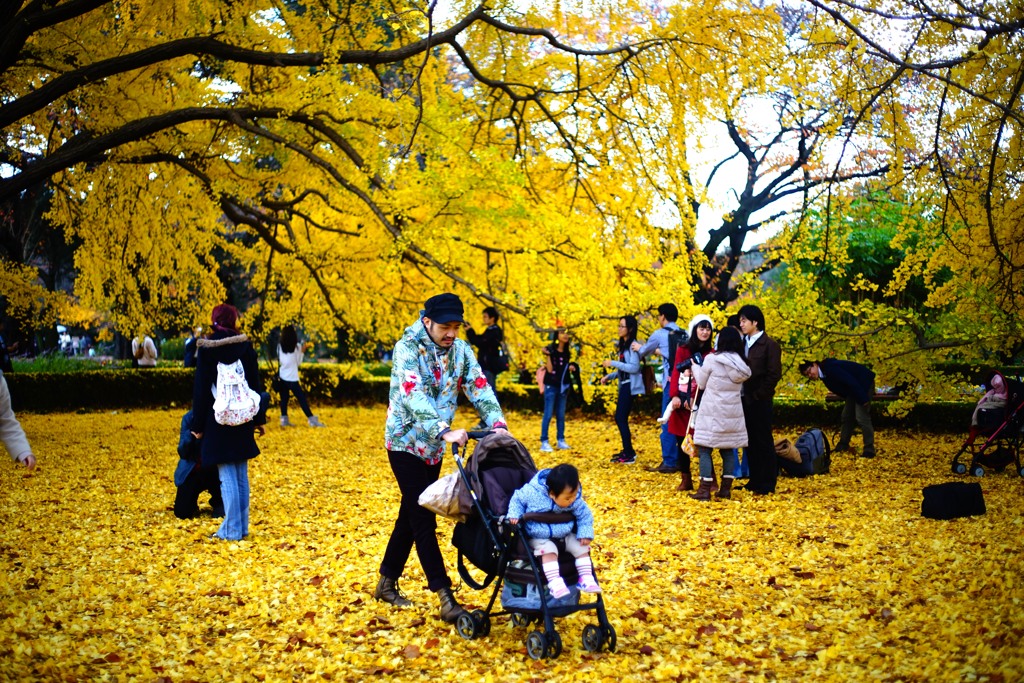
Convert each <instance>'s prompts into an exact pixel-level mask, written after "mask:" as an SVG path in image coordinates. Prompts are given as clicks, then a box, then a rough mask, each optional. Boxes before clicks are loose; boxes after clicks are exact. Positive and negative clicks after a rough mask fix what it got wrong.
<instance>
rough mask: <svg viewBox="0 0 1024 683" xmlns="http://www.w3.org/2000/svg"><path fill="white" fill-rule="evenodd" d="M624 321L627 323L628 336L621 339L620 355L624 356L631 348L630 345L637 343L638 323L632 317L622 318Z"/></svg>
mask: <svg viewBox="0 0 1024 683" xmlns="http://www.w3.org/2000/svg"><path fill="white" fill-rule="evenodd" d="M622 320H625V321H626V336H625V337H619V346H618V351H619V354H620V355H622V354H624V353H625V352H626V350H627V349H628V348H629V345H630V344H632V343H633V342H635V341H636V331H637V323H636V318H634V317H633V316H631V315H624V316H622Z"/></svg>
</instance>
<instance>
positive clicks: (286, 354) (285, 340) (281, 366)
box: [277, 325, 327, 427]
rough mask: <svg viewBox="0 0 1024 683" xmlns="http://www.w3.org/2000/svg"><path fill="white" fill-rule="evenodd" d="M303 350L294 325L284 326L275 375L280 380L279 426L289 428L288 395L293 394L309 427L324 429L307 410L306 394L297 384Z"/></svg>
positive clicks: (278, 347) (318, 420) (322, 424)
mask: <svg viewBox="0 0 1024 683" xmlns="http://www.w3.org/2000/svg"><path fill="white" fill-rule="evenodd" d="M304 351H305V349H304V348H303V346H302V345H301V344H299V335H298V334H296V332H295V326H294V325H285V326H284V328H283V329H282V330H281V341H280V342H279V343H278V345H277V366H278V370H277V375H278V378H279V379H280V384H279V388H278V394H279V395H280V397H281V426H282V427H291V426H292V423H291V422H289V421H288V394H295V400H297V401H298V402H299V407H300V408H302V412H303V413H305V415H306V421H307V422H308V423H309V426H310V427H326V426H327V425H325V424H324V423H323V422H321V421H320V418H318V417H317V416H316V415H314V414H313V411H312V410H310V409H309V401H308V400H306V392H305V391H303V390H302V385H300V384H299V366H300V365H302V357H303V353H304Z"/></svg>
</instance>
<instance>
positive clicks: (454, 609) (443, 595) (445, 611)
mask: <svg viewBox="0 0 1024 683" xmlns="http://www.w3.org/2000/svg"><path fill="white" fill-rule="evenodd" d="M434 592H435V593H437V598H438V600H440V601H441V611H440V616H441V618H442V619H443V620H444V621H446V622H448V623H449V624H454V623H455V621H456V620H457V619H458V618H459V615H461V614H466V613H467V612H466V610H464V609H462V605H460V604H459V603H458V601H456V600H455V596H454V595H452V589H451V588H441V589H440V590H437V591H434Z"/></svg>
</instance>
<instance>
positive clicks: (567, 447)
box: [558, 439, 572, 451]
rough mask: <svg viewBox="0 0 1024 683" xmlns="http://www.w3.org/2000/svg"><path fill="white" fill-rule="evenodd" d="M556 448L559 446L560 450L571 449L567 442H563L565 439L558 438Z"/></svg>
mask: <svg viewBox="0 0 1024 683" xmlns="http://www.w3.org/2000/svg"><path fill="white" fill-rule="evenodd" d="M558 448H559V450H562V451H571V450H572V449H571V448H569V444H567V443H566V442H565V439H559V440H558Z"/></svg>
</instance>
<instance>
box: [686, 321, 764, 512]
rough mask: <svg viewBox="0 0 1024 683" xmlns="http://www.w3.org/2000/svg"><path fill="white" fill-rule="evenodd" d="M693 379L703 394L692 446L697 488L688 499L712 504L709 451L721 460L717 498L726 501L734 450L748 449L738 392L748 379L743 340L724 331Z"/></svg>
mask: <svg viewBox="0 0 1024 683" xmlns="http://www.w3.org/2000/svg"><path fill="white" fill-rule="evenodd" d="M692 372H693V375H694V377H695V378H696V380H697V386H698V387H699V388H700V390H701V392H702V397H701V399H700V407H699V408H698V410H697V417H696V418H695V425H694V430H693V443H694V444H695V445H696V446H697V456H698V458H699V459H700V487H698V488H697V491H696V493H692V494H690V498H694V499H696V500H711V485H712V484H713V483H714V469H713V467H712V464H711V450H712V449H713V448H717V449H718V452H719V453H720V454H721V456H722V472H723V474H722V486H721V488H720V489H719V490H718V492H717V493H716V494H715V497H716V498H728V497H729V496H730V492H731V490H732V482H733V478H734V477H733V476H732V473H733V472H735V471H736V451H735V449H736V448H740V447H742V446H746V445H747V427H746V424H745V423H744V421H743V403H742V402H741V401H740V389H741V388H742V386H743V382H745V381H746V380H747V378H748V377H750V367H749V366H748V365H747V361H746V360H745V359H744V358H743V337H742V336H740V333H739V331H738V330H736V329H735V328H732V327H726V328H725V329H723V330H722V332H721V333H720V334H719V335H718V347H717V349H716V350H715V353H714V354H712V355H710V356H708V357H707V358H706V359H705V360H704V364H703V365H696V364H694V365H693V370H692Z"/></svg>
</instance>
